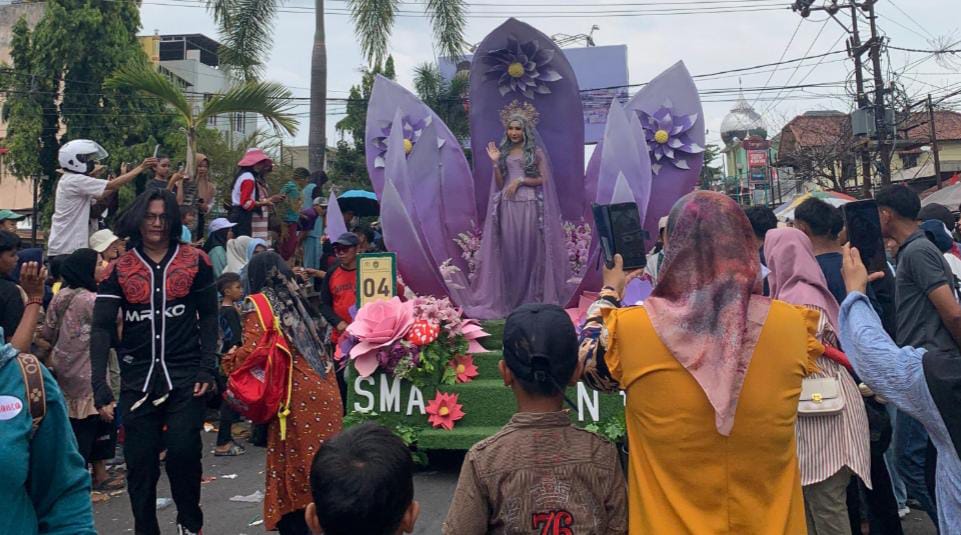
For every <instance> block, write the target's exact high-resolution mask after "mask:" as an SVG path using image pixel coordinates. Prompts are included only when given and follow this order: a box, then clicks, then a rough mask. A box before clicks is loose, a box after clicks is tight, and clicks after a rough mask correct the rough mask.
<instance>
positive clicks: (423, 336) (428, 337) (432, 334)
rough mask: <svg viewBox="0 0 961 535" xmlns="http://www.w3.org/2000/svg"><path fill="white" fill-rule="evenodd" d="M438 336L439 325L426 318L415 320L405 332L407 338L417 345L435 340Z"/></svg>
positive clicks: (420, 345)
mask: <svg viewBox="0 0 961 535" xmlns="http://www.w3.org/2000/svg"><path fill="white" fill-rule="evenodd" d="M438 336H440V325H437V324H436V323H433V322H431V321H428V320H417V321H415V322H414V325H413V326H412V327H411V328H410V332H408V333H407V340H408V341H409V342H410V343H412V344H414V345H415V346H418V347H423V346H426V345H427V344H429V343H431V342H433V341H434V340H437V337H438Z"/></svg>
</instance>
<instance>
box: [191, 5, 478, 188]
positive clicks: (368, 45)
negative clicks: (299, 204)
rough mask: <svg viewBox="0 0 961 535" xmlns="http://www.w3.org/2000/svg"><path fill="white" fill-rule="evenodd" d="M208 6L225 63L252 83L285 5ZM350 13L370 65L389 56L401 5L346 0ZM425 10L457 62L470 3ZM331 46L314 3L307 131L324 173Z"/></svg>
mask: <svg viewBox="0 0 961 535" xmlns="http://www.w3.org/2000/svg"><path fill="white" fill-rule="evenodd" d="M207 6H208V7H209V8H210V10H211V11H212V12H213V14H214V20H215V21H216V22H217V24H218V25H219V26H220V34H221V39H222V40H223V45H224V46H223V49H222V51H221V53H220V57H221V62H222V63H223V64H224V65H225V66H231V67H233V68H235V69H236V70H238V72H239V73H240V74H241V75H242V76H243V77H244V78H245V79H246V80H251V79H254V78H255V77H256V76H257V75H259V74H260V72H261V71H262V69H263V59H264V58H265V57H266V56H267V54H268V53H269V52H270V47H271V44H272V43H271V41H272V33H271V32H272V28H273V25H274V19H275V17H276V14H277V11H278V10H279V9H280V8H281V7H282V6H283V4H282V1H281V0H207ZM347 6H348V9H349V10H350V14H351V19H352V20H353V22H354V30H355V33H356V34H357V38H358V40H359V41H360V47H361V51H362V52H363V54H364V57H365V58H366V59H367V61H368V62H369V63H370V64H371V65H376V64H379V63H381V62H382V61H383V60H384V59H385V58H386V56H387V45H388V42H389V40H390V34H391V31H392V30H393V27H394V20H395V18H396V15H397V13H398V11H399V9H400V7H401V2H400V0H348V2H347ZM425 9H426V12H427V16H428V18H429V19H430V23H431V27H432V28H433V32H434V42H435V46H436V48H437V51H438V53H439V54H440V55H442V56H450V57H456V56H459V55H460V54H461V53H462V52H463V49H464V28H465V26H466V25H467V19H466V13H467V2H466V0H426V1H425ZM326 106H327V45H326V35H325V32H324V0H314V41H313V51H312V54H311V62H310V126H309V127H308V128H309V131H308V140H307V144H308V149H307V150H308V154H309V166H310V168H311V169H312V170H320V169H323V167H324V155H325V149H326V146H327V140H326V138H327V107H326Z"/></svg>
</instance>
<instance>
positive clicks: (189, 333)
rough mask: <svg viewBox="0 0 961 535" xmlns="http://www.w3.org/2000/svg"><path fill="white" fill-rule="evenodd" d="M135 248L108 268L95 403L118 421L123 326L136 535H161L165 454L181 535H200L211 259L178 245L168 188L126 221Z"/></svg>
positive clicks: (97, 322)
mask: <svg viewBox="0 0 961 535" xmlns="http://www.w3.org/2000/svg"><path fill="white" fill-rule="evenodd" d="M119 227H120V228H119V229H118V230H119V234H120V236H121V237H129V238H130V241H131V243H132V244H133V246H134V247H133V248H132V249H131V250H130V251H127V252H126V253H124V254H123V255H121V256H120V257H119V258H118V259H117V260H116V261H115V262H113V263H112V264H111V266H110V268H109V270H110V271H109V273H108V274H107V278H106V279H105V280H104V281H103V282H102V283H101V284H100V288H99V293H98V295H97V301H96V305H95V307H94V319H93V330H92V333H91V343H90V358H91V366H92V382H93V389H94V399H95V402H96V405H97V408H98V409H99V410H100V414H101V417H102V418H104V419H105V420H107V421H112V420H113V417H114V406H115V401H114V398H113V393H112V392H111V390H110V387H109V385H108V384H107V381H106V378H107V355H108V352H109V349H110V347H111V345H112V340H113V339H114V338H115V337H116V334H117V314H118V313H119V314H121V317H122V321H123V330H122V331H121V332H122V338H121V340H120V341H119V343H118V347H117V354H118V356H119V360H120V379H121V393H120V399H119V411H120V414H121V415H122V416H123V423H124V429H125V432H126V440H125V443H124V455H125V457H126V460H127V482H128V491H129V493H130V502H131V505H132V507H133V514H134V531H135V532H136V533H137V534H138V535H141V534H142V535H159V534H160V527H159V525H158V523H157V515H156V499H157V480H158V479H159V477H160V453H161V450H163V449H166V451H167V457H166V465H167V477H168V478H169V479H170V490H171V494H172V495H173V499H174V503H176V505H177V524H178V529H179V533H180V534H181V535H184V534H198V533H201V528H202V526H203V513H202V511H201V510H200V479H201V474H202V466H201V461H200V458H201V448H202V443H201V438H200V431H201V426H202V425H203V415H204V408H205V406H206V404H205V400H204V398H205V396H206V395H208V394H210V393H213V391H214V390H215V389H216V388H215V385H216V381H215V377H216V375H215V374H216V343H217V292H216V289H215V287H214V278H213V269H212V267H211V263H210V259H209V258H207V255H206V254H205V253H204V252H203V251H201V250H200V249H197V248H194V247H190V246H187V245H180V244H179V238H180V232H181V224H180V211H179V209H178V207H177V201H176V198H175V197H174V196H173V194H172V193H170V192H168V191H164V190H157V191H151V192H146V193H144V194H142V195H141V196H140V197H138V198H137V199H136V200H135V201H134V203H133V204H132V205H131V207H130V208H129V209H128V210H127V212H126V213H125V214H123V215H122V216H121V218H120V222H119Z"/></svg>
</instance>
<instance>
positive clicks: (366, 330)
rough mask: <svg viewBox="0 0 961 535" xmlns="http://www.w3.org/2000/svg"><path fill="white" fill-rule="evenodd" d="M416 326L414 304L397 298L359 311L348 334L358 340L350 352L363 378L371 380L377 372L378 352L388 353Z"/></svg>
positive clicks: (375, 303)
mask: <svg viewBox="0 0 961 535" xmlns="http://www.w3.org/2000/svg"><path fill="white" fill-rule="evenodd" d="M413 324H414V308H413V303H412V302H406V303H404V302H402V301H401V300H400V298H398V297H394V298H393V299H389V300H386V301H376V302H373V303H368V304H367V305H365V306H363V307H361V309H360V310H358V311H357V317H355V318H354V322H353V323H351V324H350V325H349V326H348V327H347V334H349V335H350V336H352V337H354V338H356V339H357V343H356V344H355V345H354V346H353V347H352V348H351V349H350V358H351V359H352V360H353V361H354V367H355V368H356V369H357V373H358V374H359V375H360V376H361V377H369V376H370V375H371V374H372V373H374V371H375V370H376V369H377V364H378V359H377V352H378V350H380V349H382V348H384V349H388V348H389V347H390V346H391V345H393V344H394V343H395V342H397V341H398V340H401V339H403V338H404V337H405V336H406V335H407V332H408V331H410V328H411V326H412V325H413Z"/></svg>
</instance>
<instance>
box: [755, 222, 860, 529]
mask: <svg viewBox="0 0 961 535" xmlns="http://www.w3.org/2000/svg"><path fill="white" fill-rule="evenodd" d="M764 255H765V257H766V259H767V267H768V269H769V270H770V273H769V274H768V276H767V280H768V283H769V284H770V287H771V297H773V298H774V299H780V300H781V301H785V302H787V303H792V304H795V305H801V306H805V307H808V308H812V309H814V310H817V311H819V312H821V313H822V315H821V323H820V325H819V326H818V333H817V336H818V340H819V341H820V342H821V343H823V344H825V345H830V346H834V347H837V346H838V342H837V337H836V334H835V333H837V325H838V323H837V322H838V311H839V307H838V303H837V301H836V300H835V299H834V296H833V294H831V291H830V290H829V289H828V285H827V281H826V280H825V279H824V272H823V271H821V268H820V266H819V265H818V262H817V259H816V258H815V257H814V247H813V246H812V245H811V240H810V239H809V238H808V237H807V235H805V234H804V233H803V232H801V231H800V230H798V229H795V228H781V229H775V230H771V231H768V233H767V235H766V237H765V239H764ZM829 354H830V353H829ZM807 379H827V380H833V383H834V384H837V385H839V386H840V389H839V394H840V397H841V399H842V400H843V401H844V407H843V408H842V409H841V410H840V411H839V412H836V413H834V414H828V415H806V414H799V415H798V420H797V427H796V429H797V440H798V463H799V465H800V467H801V485H803V491H804V512H805V515H806V518H807V524H808V534H809V535H823V534H829V535H833V534H849V533H851V524H850V520H849V518H848V508H847V487H848V483H849V482H850V480H851V476H858V477H860V478H861V481H864V483H865V485H867V486H868V487H870V486H871V450H870V434H869V431H868V418H867V414H866V412H865V409H864V400H863V399H862V397H861V391H860V390H858V386H857V384H855V382H854V379H853V378H852V377H851V374H850V373H849V372H848V370H847V369H846V368H845V367H844V364H843V363H839V362H838V361H836V360H832V359H831V358H828V356H827V355H825V356H822V357H820V358H819V359H818V360H817V371H816V372H814V373H812V374H811V375H809V376H808V377H807Z"/></svg>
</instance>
